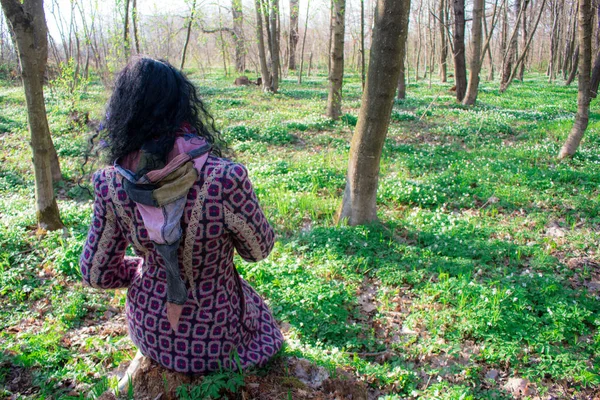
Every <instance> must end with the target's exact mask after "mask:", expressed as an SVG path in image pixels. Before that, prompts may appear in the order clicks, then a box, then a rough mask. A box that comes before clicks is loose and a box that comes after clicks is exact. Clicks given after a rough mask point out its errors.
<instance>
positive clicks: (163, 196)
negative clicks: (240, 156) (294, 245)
mask: <svg viewBox="0 0 600 400" xmlns="http://www.w3.org/2000/svg"><path fill="white" fill-rule="evenodd" d="M104 128H105V129H104V131H103V132H104V133H103V134H104V137H103V140H104V141H106V143H107V147H108V152H109V155H108V156H109V159H110V161H111V163H112V164H113V166H111V167H107V168H104V169H102V170H100V171H98V172H96V173H95V174H94V177H93V183H94V189H95V202H94V216H93V219H92V224H91V227H90V230H89V233H88V237H87V241H86V243H85V246H84V249H83V253H82V255H81V260H80V267H81V272H82V274H83V279H84V282H85V283H86V284H88V285H90V286H93V287H98V288H103V289H115V288H123V287H127V288H128V289H129V290H128V291H127V305H126V316H127V323H128V326H129V334H130V336H131V339H132V340H133V342H134V343H135V345H136V346H137V347H138V348H139V349H140V351H141V352H142V353H143V354H144V355H146V356H148V357H150V358H152V359H153V360H155V361H157V362H158V363H160V364H161V365H162V366H164V367H166V368H169V369H173V370H175V371H179V372H185V373H206V372H210V371H215V370H219V369H220V368H234V367H235V361H233V360H235V358H236V357H235V354H236V353H237V355H238V356H239V360H240V361H241V365H242V367H243V368H248V367H252V366H262V365H264V364H265V363H266V362H267V361H268V360H269V359H270V358H271V357H272V356H273V355H274V354H275V353H276V352H277V351H278V350H279V349H280V348H281V345H282V343H283V337H282V335H281V332H280V331H279V329H278V327H277V325H276V323H275V321H274V319H273V316H272V314H271V312H270V311H269V309H268V308H267V306H266V305H265V304H264V302H263V300H262V299H261V298H260V296H259V295H258V294H257V293H256V292H255V291H254V290H253V289H252V288H251V287H250V285H249V284H248V283H247V282H245V281H244V280H243V279H241V278H240V277H239V275H238V274H237V271H236V269H235V266H234V265H233V251H234V248H235V250H237V252H238V254H239V255H240V256H241V257H242V258H243V259H245V260H247V261H259V260H261V259H263V258H265V257H267V255H268V254H269V253H270V251H271V249H272V247H273V241H274V234H273V230H272V228H271V226H270V225H269V223H268V221H267V220H266V218H265V216H264V214H263V212H262V210H261V208H260V206H259V204H258V201H257V199H256V196H255V194H254V191H253V189H252V185H251V184H250V181H249V179H248V173H247V171H246V169H245V168H244V167H243V166H242V165H240V164H236V163H233V162H231V161H228V160H226V159H223V158H221V157H220V151H219V148H218V146H217V143H215V139H216V137H217V136H216V135H217V134H218V133H217V131H216V130H215V128H214V123H213V119H212V117H211V116H210V114H209V113H208V112H207V111H206V109H205V107H204V105H203V103H202V101H201V100H200V99H199V98H198V96H197V93H196V89H195V87H194V86H193V85H192V83H191V82H190V81H189V80H188V79H187V78H186V77H185V76H184V75H183V74H182V73H181V72H180V71H178V70H176V69H175V68H173V67H172V66H171V65H169V64H168V63H167V62H163V61H156V60H152V59H149V58H140V59H137V60H135V61H133V62H132V63H130V64H129V65H127V66H126V67H125V69H123V71H121V73H120V74H119V76H118V78H117V80H116V85H115V89H114V92H113V94H112V96H111V98H110V100H109V103H108V110H107V120H106V121H105V127H104ZM128 245H131V246H132V247H133V251H134V252H135V254H136V256H135V257H128V256H125V250H126V248H127V246H128Z"/></svg>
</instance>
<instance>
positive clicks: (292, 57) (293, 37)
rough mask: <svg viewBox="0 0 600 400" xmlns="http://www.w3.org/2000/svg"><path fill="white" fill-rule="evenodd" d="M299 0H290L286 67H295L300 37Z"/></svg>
mask: <svg viewBox="0 0 600 400" xmlns="http://www.w3.org/2000/svg"><path fill="white" fill-rule="evenodd" d="M298 4H299V0H290V39H289V45H288V46H289V56H288V69H290V70H295V69H296V46H297V45H298V40H299V39H300V34H299V33H298V15H299V9H298Z"/></svg>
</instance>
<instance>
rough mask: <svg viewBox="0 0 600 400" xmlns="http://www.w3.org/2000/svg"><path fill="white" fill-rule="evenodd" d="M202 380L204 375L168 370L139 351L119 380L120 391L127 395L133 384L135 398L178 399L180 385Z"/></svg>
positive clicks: (153, 399)
mask: <svg viewBox="0 0 600 400" xmlns="http://www.w3.org/2000/svg"><path fill="white" fill-rule="evenodd" d="M201 382H202V376H192V375H186V374H182V373H179V372H175V371H171V370H168V369H166V368H164V367H162V366H160V365H159V364H158V363H156V362H155V361H154V360H152V359H150V358H148V357H146V356H144V355H143V354H142V353H140V352H139V351H138V353H137V355H136V356H135V358H134V359H133V360H132V361H131V364H129V368H128V369H127V371H126V372H125V375H124V376H123V378H121V380H120V381H119V393H121V394H124V395H126V394H127V392H128V390H129V385H130V384H131V385H132V386H133V393H134V398H135V399H140V400H146V399H147V400H157V399H160V400H176V399H177V398H178V397H177V396H176V391H177V388H178V387H180V386H181V385H190V384H192V385H199V384H200V383H201Z"/></svg>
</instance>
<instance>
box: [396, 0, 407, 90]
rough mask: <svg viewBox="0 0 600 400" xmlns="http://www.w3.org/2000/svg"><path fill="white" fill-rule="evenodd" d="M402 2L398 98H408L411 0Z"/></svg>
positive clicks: (402, 0) (401, 0)
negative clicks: (407, 64) (407, 66)
mask: <svg viewBox="0 0 600 400" xmlns="http://www.w3.org/2000/svg"><path fill="white" fill-rule="evenodd" d="M399 1H400V2H401V3H403V4H402V13H401V14H400V20H399V23H400V48H399V50H398V51H399V56H400V76H399V78H398V98H399V99H405V98H406V73H405V71H406V64H405V59H406V41H407V39H408V25H409V19H410V0H399Z"/></svg>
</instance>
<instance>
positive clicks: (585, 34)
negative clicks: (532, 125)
mask: <svg viewBox="0 0 600 400" xmlns="http://www.w3.org/2000/svg"><path fill="white" fill-rule="evenodd" d="M591 3H592V2H591V0H579V13H578V16H579V34H578V36H579V48H580V56H579V93H578V95H577V114H576V115H575V123H574V124H573V128H572V129H571V133H570V134H569V137H568V138H567V141H566V142H565V144H564V145H563V147H562V148H561V150H560V153H559V155H558V157H559V158H561V159H564V158H568V157H573V155H574V154H575V152H576V151H577V148H578V147H579V143H581V139H582V138H583V134H584V133H585V130H586V129H587V126H588V122H589V114H590V100H591V98H590V73H591V68H592V16H593V14H592V4H591Z"/></svg>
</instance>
